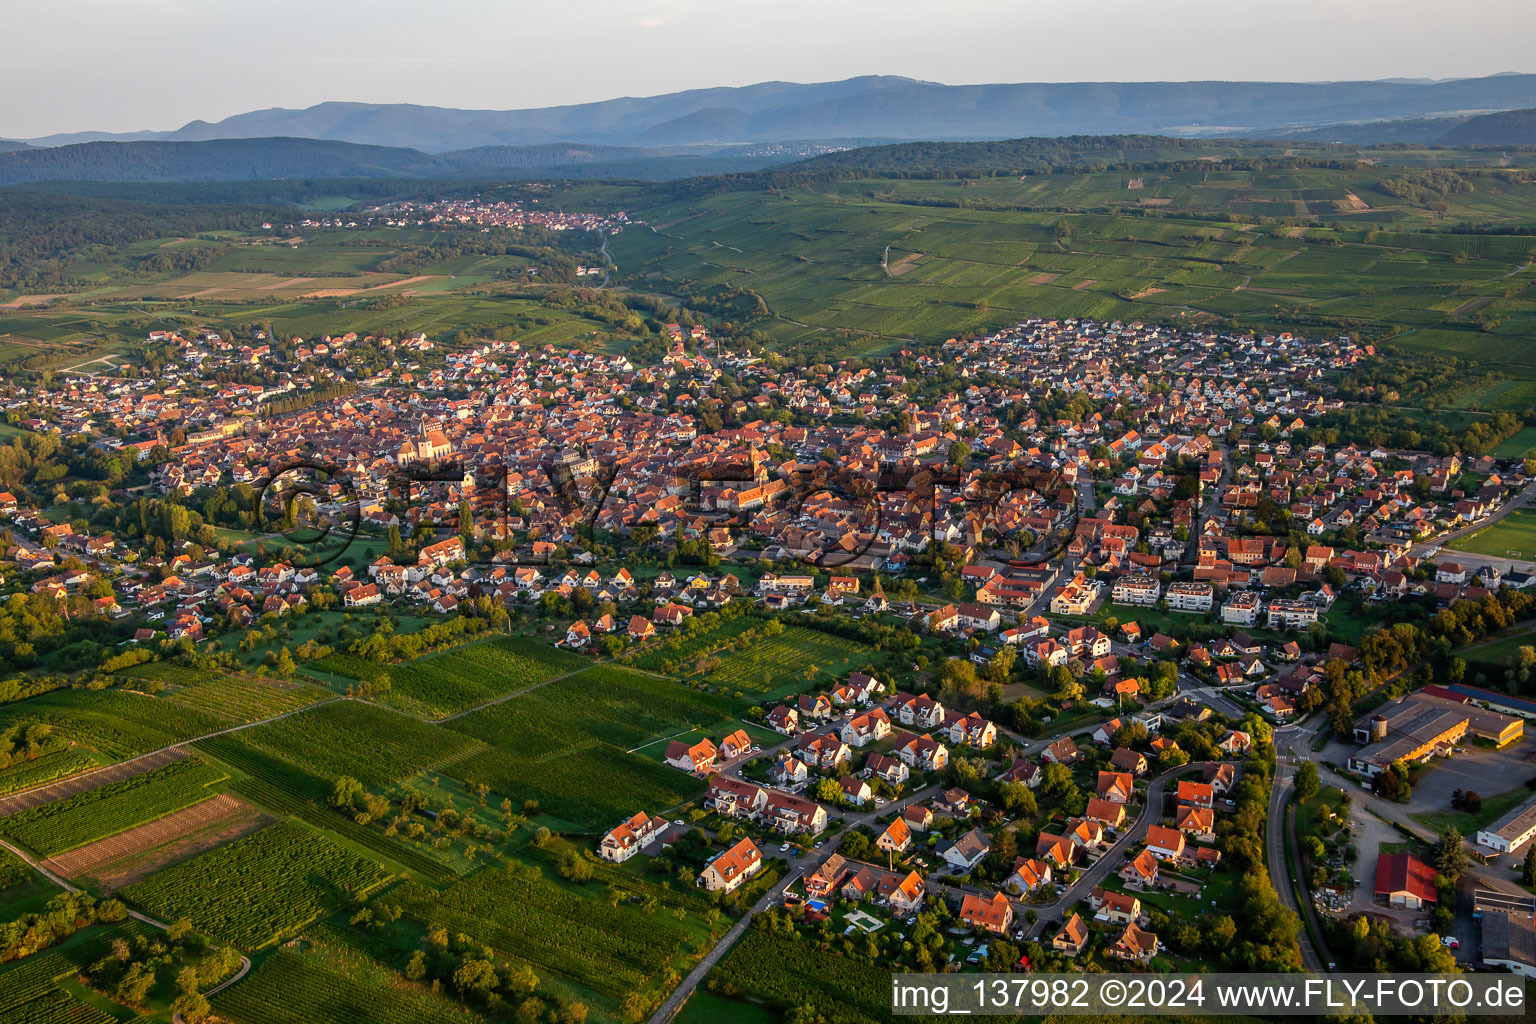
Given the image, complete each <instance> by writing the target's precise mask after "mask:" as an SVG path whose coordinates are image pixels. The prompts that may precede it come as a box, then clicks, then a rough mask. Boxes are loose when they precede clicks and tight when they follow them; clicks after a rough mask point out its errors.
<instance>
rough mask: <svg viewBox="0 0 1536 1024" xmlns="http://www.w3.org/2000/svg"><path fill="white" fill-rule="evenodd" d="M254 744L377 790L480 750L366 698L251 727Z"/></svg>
mask: <svg viewBox="0 0 1536 1024" xmlns="http://www.w3.org/2000/svg"><path fill="white" fill-rule="evenodd" d="M240 737H241V739H242V740H243V741H244V742H246V743H249V744H250V745H252V746H254V747H257V748H259V749H262V750H265V751H267V752H268V753H270V754H272V755H274V756H276V757H279V758H281V759H283V760H285V761H288V762H289V763H291V764H295V765H298V766H300V767H302V768H303V769H304V770H306V771H309V772H311V773H313V774H316V775H319V776H321V777H324V778H326V779H329V780H332V781H334V780H335V779H336V778H337V777H338V776H342V775H350V776H352V777H353V778H354V779H357V780H358V781H359V782H361V783H362V784H363V785H364V786H368V787H370V788H376V787H379V786H383V785H385V784H387V783H390V782H399V781H400V780H401V779H406V778H409V777H410V776H412V775H416V774H418V773H420V772H423V771H426V770H427V769H429V768H432V767H434V766H436V765H438V764H440V763H442V762H444V761H449V760H452V759H454V758H457V757H463V756H464V755H466V754H468V753H470V752H471V751H473V750H475V749H477V748H478V744H476V743H475V741H474V740H472V739H470V738H469V737H467V736H465V735H464V734H463V733H460V732H454V731H452V730H449V729H444V728H442V727H440V726H435V725H428V724H427V723H425V722H421V721H418V720H417V719H414V718H411V717H409V716H407V715H402V714H399V713H397V712H394V711H390V710H388V709H387V708H381V707H377V706H375V705H372V704H368V703H365V702H362V701H352V700H344V701H336V702H335V703H332V704H326V705H324V706H322V707H317V708H315V709H314V710H313V711H307V712H305V713H304V714H302V715H292V716H290V717H288V718H284V719H280V720H278V721H276V722H268V723H266V724H265V725H258V726H255V727H253V728H251V729H247V730H245V731H244V732H242V733H241V734H240Z"/></svg>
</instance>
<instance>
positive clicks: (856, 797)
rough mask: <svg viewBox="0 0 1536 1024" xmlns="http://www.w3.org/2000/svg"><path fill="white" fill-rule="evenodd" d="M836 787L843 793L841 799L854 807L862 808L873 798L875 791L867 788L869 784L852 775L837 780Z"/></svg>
mask: <svg viewBox="0 0 1536 1024" xmlns="http://www.w3.org/2000/svg"><path fill="white" fill-rule="evenodd" d="M837 785H838V788H839V789H841V790H842V791H843V798H844V799H845V800H847V801H848V802H849V803H851V804H853V805H854V806H855V807H863V806H864V805H865V804H867V803H869V801H871V800H873V799H874V798H875V791H874V790H873V789H870V788H869V783H867V782H865V781H864V780H863V779H859V778H855V777H854V776H852V775H844V776H843V777H842V778H840V779H838V780H837Z"/></svg>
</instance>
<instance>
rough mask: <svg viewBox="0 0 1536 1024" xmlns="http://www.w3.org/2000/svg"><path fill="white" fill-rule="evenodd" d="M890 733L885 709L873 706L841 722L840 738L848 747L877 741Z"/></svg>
mask: <svg viewBox="0 0 1536 1024" xmlns="http://www.w3.org/2000/svg"><path fill="white" fill-rule="evenodd" d="M890 734H891V719H890V717H889V716H888V715H886V713H885V711H884V710H882V709H880V708H875V709H874V710H873V711H866V712H864V713H863V714H861V715H856V716H854V717H853V718H850V719H849V720H848V721H847V722H845V723H843V728H842V733H841V735H842V739H843V742H844V743H846V744H848V745H849V746H850V747H864V746H868V745H869V744H871V743H878V742H879V741H880V740H883V739H885V738H886V737H887V736H889V735H890Z"/></svg>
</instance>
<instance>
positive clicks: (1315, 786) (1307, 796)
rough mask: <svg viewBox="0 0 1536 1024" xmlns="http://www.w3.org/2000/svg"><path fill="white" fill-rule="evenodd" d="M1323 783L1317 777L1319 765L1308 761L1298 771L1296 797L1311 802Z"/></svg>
mask: <svg viewBox="0 0 1536 1024" xmlns="http://www.w3.org/2000/svg"><path fill="white" fill-rule="evenodd" d="M1321 785H1322V783H1321V781H1320V780H1319V778H1318V775H1317V765H1315V764H1313V763H1312V762H1311V761H1306V762H1304V763H1303V764H1302V766H1301V767H1300V768H1298V769H1296V796H1297V797H1298V798H1299V799H1302V800H1311V799H1312V798H1313V797H1314V796H1317V793H1318V790H1319V789H1320V788H1321Z"/></svg>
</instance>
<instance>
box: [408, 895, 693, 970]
mask: <svg viewBox="0 0 1536 1024" xmlns="http://www.w3.org/2000/svg"><path fill="white" fill-rule="evenodd" d="M592 891H593V898H590V899H588V898H585V897H583V896H580V895H577V894H576V893H573V892H570V891H567V890H566V889H565V888H562V887H560V886H556V885H553V884H551V883H549V882H545V881H543V880H542V879H540V878H539V877H538V873H537V871H536V870H535V869H532V868H529V867H525V866H521V865H516V864H514V865H511V869H510V870H509V869H506V868H495V869H493V868H487V869H485V870H483V871H480V872H478V873H476V874H475V875H473V876H471V877H469V878H466V879H464V880H463V881H461V882H459V883H457V884H456V885H454V886H452V887H450V888H449V889H448V890H447V891H446V892H442V893H438V892H434V891H431V890H429V889H425V888H423V887H422V886H419V885H414V884H407V885H403V886H400V887H399V888H396V889H394V890H392V891H391V892H390V898H391V899H393V900H397V901H398V902H399V903H400V905H401V906H403V907H404V908H405V911H406V913H407V914H409V915H410V916H412V917H414V918H416V919H417V920H419V921H422V922H424V923H428V924H441V925H443V926H444V927H446V928H447V929H448V932H449V934H457V933H459V932H463V933H465V934H466V935H469V936H470V937H472V938H473V939H475V940H476V941H478V942H483V943H486V944H487V945H489V946H491V947H492V948H493V949H496V950H498V951H499V952H501V953H504V954H511V955H515V956H517V957H519V958H521V959H523V960H527V961H528V962H529V963H531V964H533V965H534V967H535V969H537V968H544V969H545V970H549V971H552V972H554V973H556V974H559V975H561V976H562V977H564V978H567V979H569V980H571V981H574V982H575V983H577V984H578V985H582V986H584V987H586V988H590V989H592V990H593V991H595V992H602V993H604V994H606V995H609V996H612V997H614V998H621V997H622V996H624V995H625V994H627V993H629V992H632V991H635V990H636V989H639V988H643V987H644V986H646V985H647V984H649V983H650V982H651V981H653V980H654V979H655V978H656V977H658V976H659V975H660V974H661V973H662V972H664V971H665V970H666V969H667V967H668V966H669V965H670V964H671V963H672V962H673V960H674V959H675V958H676V957H677V956H679V954H681V953H682V951H683V949H684V947H685V946H686V945H687V944H688V941H689V939H690V938H691V936H692V933H691V932H690V930H689V929H688V928H686V927H684V926H683V925H682V924H681V923H679V922H678V921H676V920H675V919H673V918H672V917H671V915H668V914H662V913H655V914H646V913H645V912H644V911H643V910H641V909H639V908H638V907H636V906H634V905H633V904H630V903H621V904H620V905H619V906H617V907H610V906H609V905H608V904H607V903H606V902H603V901H601V900H599V899H598V898H597V897H598V896H600V895H601V893H602V890H601V889H599V888H597V887H596V886H593V887H592Z"/></svg>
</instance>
